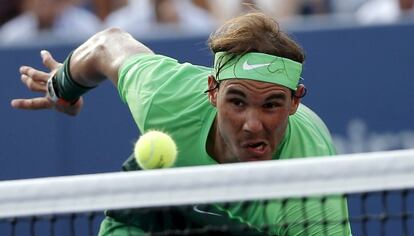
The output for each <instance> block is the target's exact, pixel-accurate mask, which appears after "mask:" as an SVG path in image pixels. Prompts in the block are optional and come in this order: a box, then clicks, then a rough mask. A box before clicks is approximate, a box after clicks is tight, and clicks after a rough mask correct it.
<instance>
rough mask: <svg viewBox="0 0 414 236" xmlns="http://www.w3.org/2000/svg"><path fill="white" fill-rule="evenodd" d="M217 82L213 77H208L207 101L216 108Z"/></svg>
mask: <svg viewBox="0 0 414 236" xmlns="http://www.w3.org/2000/svg"><path fill="white" fill-rule="evenodd" d="M217 85H218V84H217V81H216V79H215V78H214V76H213V75H209V76H208V90H207V93H208V100H209V101H210V103H211V104H212V105H213V106H217V91H218V89H217V88H218V87H217Z"/></svg>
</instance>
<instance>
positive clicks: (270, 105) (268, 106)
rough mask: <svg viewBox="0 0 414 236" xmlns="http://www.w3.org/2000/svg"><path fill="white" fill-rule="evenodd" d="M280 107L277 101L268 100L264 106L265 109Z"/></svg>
mask: <svg viewBox="0 0 414 236" xmlns="http://www.w3.org/2000/svg"><path fill="white" fill-rule="evenodd" d="M278 107H280V104H279V103H276V102H267V103H265V104H263V108H265V109H275V108H278Z"/></svg>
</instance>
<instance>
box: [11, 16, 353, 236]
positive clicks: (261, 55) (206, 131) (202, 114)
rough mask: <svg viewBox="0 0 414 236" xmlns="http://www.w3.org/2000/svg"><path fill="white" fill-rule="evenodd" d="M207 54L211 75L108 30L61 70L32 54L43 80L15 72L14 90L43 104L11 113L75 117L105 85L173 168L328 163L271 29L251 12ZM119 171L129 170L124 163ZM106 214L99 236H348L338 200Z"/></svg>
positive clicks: (322, 137) (291, 66)
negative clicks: (190, 233)
mask: <svg viewBox="0 0 414 236" xmlns="http://www.w3.org/2000/svg"><path fill="white" fill-rule="evenodd" d="M209 46H210V48H211V50H212V52H213V53H214V67H213V68H207V67H202V66H196V65H192V64H189V63H183V64H181V63H179V62H177V61H176V60H175V59H173V58H169V57H166V56H163V55H158V54H155V53H154V52H152V51H151V50H150V49H149V48H147V47H146V46H145V45H143V44H142V43H140V42H138V41H136V40H135V39H134V38H133V37H132V36H131V35H129V34H128V33H126V32H122V31H121V30H118V29H108V30H105V31H103V32H100V33H98V34H96V35H94V36H93V37H92V38H90V39H89V40H88V41H86V42H85V43H84V44H82V45H81V46H80V47H78V48H77V49H76V50H74V52H73V53H72V54H70V55H69V56H68V57H67V59H66V60H65V61H64V63H63V64H60V63H58V62H56V61H55V60H54V59H53V57H52V56H51V54H50V53H49V52H47V51H42V52H41V55H42V58H43V62H44V64H45V65H46V66H47V67H48V68H49V69H50V72H43V71H40V70H37V69H34V68H32V67H29V66H22V67H21V68H20V72H21V79H22V81H23V82H24V84H26V86H27V87H28V88H29V89H30V90H32V91H37V92H43V93H45V94H46V96H45V97H38V98H31V99H15V100H13V101H12V103H11V104H12V106H13V107H15V108H19V109H31V110H36V109H45V108H46V109H51V108H54V109H56V110H57V111H60V112H64V113H66V114H69V115H76V114H78V113H79V112H80V110H81V108H82V104H83V100H82V94H84V93H86V92H87V91H89V90H90V89H92V88H94V87H96V86H97V85H98V84H99V83H101V82H102V81H104V80H105V79H109V80H110V81H112V82H113V84H114V85H115V87H117V89H118V91H119V95H120V97H121V99H122V100H123V101H124V102H125V103H126V104H127V105H128V106H129V109H130V111H131V113H132V116H133V118H134V120H135V122H136V124H137V126H138V128H139V130H140V132H142V133H144V132H146V131H148V130H152V129H157V130H163V131H165V132H167V133H168V134H170V135H171V136H172V137H173V139H174V140H175V141H176V143H177V146H178V150H179V155H178V159H177V162H176V164H175V166H177V167H181V166H196V165H214V164H222V163H232V162H247V161H265V160H281V159H291V158H304V157H310V156H329V155H334V154H335V148H334V145H333V143H332V139H331V136H330V134H329V131H328V129H327V127H326V126H325V124H324V123H323V122H322V120H321V119H320V118H319V117H318V116H317V115H316V114H315V113H314V112H313V111H312V110H311V109H309V108H308V107H306V106H305V105H303V104H301V98H302V97H303V96H304V95H305V93H306V89H305V87H304V85H303V84H301V83H300V82H301V71H302V64H303V62H304V52H303V50H302V49H301V48H300V47H299V46H298V44H297V43H295V42H294V41H293V40H292V39H291V38H289V37H288V36H287V35H286V34H285V33H283V32H282V31H280V29H279V27H278V23H277V22H276V21H275V20H273V19H272V18H270V17H268V16H266V15H264V14H262V13H259V12H256V13H249V14H246V15H243V16H240V17H237V18H235V19H232V20H230V21H228V22H227V23H225V24H224V25H223V26H222V27H220V28H219V29H218V30H217V31H216V32H215V33H213V34H212V35H211V36H210V39H209ZM123 168H124V170H136V169H138V166H137V165H136V163H135V162H134V160H133V158H129V160H127V162H126V163H125V164H124V166H123ZM294 174H295V170H292V175H294ZM106 214H107V217H106V218H105V220H104V221H103V222H102V225H101V229H100V235H127V233H132V234H133V235H135V234H137V235H139V234H140V233H143V232H146V231H149V230H166V229H169V228H171V229H176V228H180V224H182V223H180V222H182V221H181V219H183V220H185V222H186V224H185V225H187V226H188V225H189V224H190V225H195V226H200V227H202V226H205V225H216V226H223V225H245V226H246V227H247V228H249V229H250V230H251V231H252V232H255V233H257V234H261V233H263V230H264V228H263V226H266V229H267V230H268V233H269V234H273V235H305V234H309V235H320V234H325V235H349V234H350V227H349V224H348V223H347V221H346V219H347V217H348V212H347V204H346V200H345V199H344V198H340V197H331V198H328V199H325V200H324V201H321V200H316V199H309V201H307V202H306V203H305V204H304V203H303V202H302V201H301V200H297V199H296V200H295V199H292V200H291V201H287V202H285V201H284V202H282V201H277V200H274V201H266V202H265V201H254V202H252V203H249V204H244V205H242V204H241V203H234V204H227V205H218V204H217V205H214V207H209V208H208V210H206V208H203V207H200V206H194V209H193V211H187V212H184V211H181V210H180V209H179V208H177V209H173V210H171V211H170V212H169V213H165V212H162V211H160V212H158V211H149V212H146V213H138V212H134V211H129V212H125V211H116V212H115V211H108V212H107V213H106ZM160 216H161V217H160ZM160 219H163V220H162V221H163V223H161V221H160ZM150 222H153V223H154V222H157V223H156V224H155V225H154V224H153V225H151V224H150ZM321 222H324V223H323V224H322V223H321ZM184 227H185V226H184ZM230 233H231V231H230V232H229V234H230Z"/></svg>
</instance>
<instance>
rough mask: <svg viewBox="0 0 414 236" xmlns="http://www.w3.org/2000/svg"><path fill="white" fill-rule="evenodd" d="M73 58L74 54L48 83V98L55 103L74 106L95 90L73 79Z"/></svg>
mask: <svg viewBox="0 0 414 236" xmlns="http://www.w3.org/2000/svg"><path fill="white" fill-rule="evenodd" d="M71 56H72V53H71V54H70V55H69V56H68V57H67V58H66V60H65V61H64V63H63V66H61V67H60V68H59V69H58V71H56V73H55V74H53V75H52V76H51V77H50V78H49V80H48V81H47V84H46V86H47V96H48V98H49V99H50V100H51V101H52V102H54V103H58V104H63V105H67V104H69V105H73V104H75V103H76V102H77V101H78V100H79V98H80V96H81V95H82V94H84V93H86V92H87V91H89V90H91V89H93V88H94V87H86V86H83V85H80V84H79V83H77V82H76V81H74V80H73V79H72V77H71V75H70V71H69V68H70V58H71Z"/></svg>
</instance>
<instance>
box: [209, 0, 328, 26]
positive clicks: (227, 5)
mask: <svg viewBox="0 0 414 236" xmlns="http://www.w3.org/2000/svg"><path fill="white" fill-rule="evenodd" d="M210 2H211V3H212V9H213V10H212V11H213V13H214V15H215V17H216V18H217V19H218V20H219V22H224V21H226V20H227V19H230V18H233V17H235V16H238V15H240V14H242V13H244V12H247V11H249V10H251V8H257V9H260V10H261V11H263V12H266V13H267V14H268V15H271V16H272V17H274V18H276V19H278V21H279V22H280V23H285V22H287V21H289V20H290V19H291V18H294V17H296V16H300V15H313V14H325V13H328V12H329V11H330V7H329V6H330V4H329V3H330V0H289V1H285V0H272V1H268V0H226V1H222V0H210Z"/></svg>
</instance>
